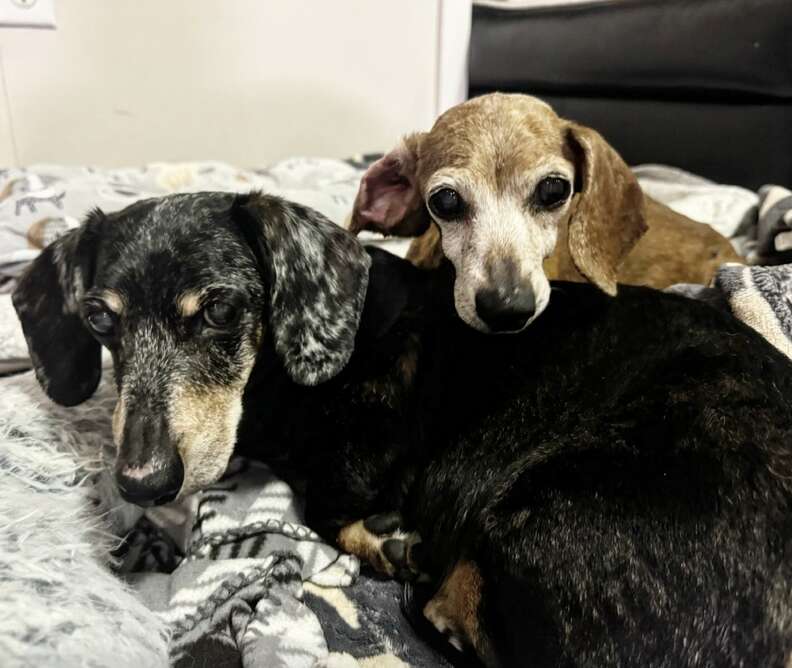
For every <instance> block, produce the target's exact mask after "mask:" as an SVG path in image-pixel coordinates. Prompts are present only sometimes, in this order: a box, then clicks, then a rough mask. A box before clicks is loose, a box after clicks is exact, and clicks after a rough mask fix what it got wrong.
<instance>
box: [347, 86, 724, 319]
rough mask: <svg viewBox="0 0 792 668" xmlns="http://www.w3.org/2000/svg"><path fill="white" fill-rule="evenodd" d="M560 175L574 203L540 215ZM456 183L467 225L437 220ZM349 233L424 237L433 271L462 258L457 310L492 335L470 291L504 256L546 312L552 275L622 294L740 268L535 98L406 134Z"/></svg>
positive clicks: (708, 234) (369, 184) (599, 142)
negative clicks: (435, 207) (433, 200)
mask: <svg viewBox="0 0 792 668" xmlns="http://www.w3.org/2000/svg"><path fill="white" fill-rule="evenodd" d="M549 173H552V174H557V175H559V176H562V177H565V178H568V179H570V180H572V179H574V185H575V188H574V191H573V195H572V196H571V197H570V198H569V201H567V202H566V203H564V205H563V206H561V207H560V208H559V209H558V210H557V211H553V212H536V211H531V210H530V207H529V206H528V204H527V202H529V197H530V193H531V192H532V190H531V189H532V188H533V187H535V184H536V182H537V181H538V180H539V179H540V178H541V177H542V176H543V175H547V174H549ZM446 185H451V186H452V187H453V188H455V189H456V190H458V191H459V192H460V193H462V194H463V197H464V198H465V199H466V200H469V201H470V203H471V206H470V215H469V216H468V217H467V218H466V219H465V220H463V221H456V222H452V223H449V222H447V221H441V220H438V219H437V218H436V217H435V216H434V215H433V214H431V213H430V212H429V210H428V207H427V205H426V204H425V202H426V201H427V199H428V198H429V196H430V195H431V194H432V192H436V191H437V189H438V188H439V187H441V186H446ZM350 229H351V231H353V232H355V233H357V232H360V231H361V230H364V229H369V230H375V231H379V232H382V233H384V234H390V235H397V236H418V235H420V236H418V238H417V239H416V240H415V241H414V242H413V244H412V246H411V248H410V251H409V254H408V259H410V260H411V261H413V262H414V263H415V264H416V265H418V266H421V267H425V268H432V267H436V266H437V265H438V264H439V262H440V260H441V259H442V258H443V257H444V256H445V257H447V258H448V259H449V260H451V262H452V263H453V264H454V266H455V269H456V273H457V285H456V286H455V297H456V305H457V311H458V312H459V314H460V316H461V317H462V318H463V319H464V320H466V321H467V322H468V323H469V324H471V325H472V326H474V327H476V328H478V329H482V330H484V331H486V326H483V325H482V323H481V322H480V321H479V320H478V319H477V317H476V315H475V312H474V311H475V309H474V308H473V307H472V306H471V303H472V297H471V295H472V294H474V292H475V291H476V290H479V289H482V287H491V286H488V285H487V281H488V277H487V267H489V266H490V265H491V263H492V262H493V261H495V258H498V259H503V258H508V259H509V261H512V262H514V263H515V264H516V265H517V268H518V272H519V275H520V278H521V280H522V281H524V283H525V284H526V285H530V287H531V288H532V289H533V292H534V293H535V294H536V296H537V313H536V315H538V314H539V313H540V312H541V310H542V309H543V308H544V307H545V306H546V301H547V299H549V284H547V279H556V278H557V279H564V280H585V279H588V280H590V281H591V282H593V283H595V284H596V285H598V286H599V287H600V288H602V289H603V290H605V291H606V292H608V293H610V294H614V293H615V291H616V282H617V281H618V282H620V283H627V284H638V285H648V286H651V287H655V288H665V287H667V286H669V285H672V284H674V283H703V284H708V283H709V282H710V281H711V279H712V277H713V276H714V273H715V271H716V269H717V268H718V267H719V266H720V265H721V264H723V263H725V262H734V261H737V262H739V261H740V258H739V256H738V255H737V254H736V253H735V251H734V250H733V249H732V246H731V244H730V243H729V241H728V240H727V239H725V238H724V237H722V236H721V235H720V234H718V233H717V232H715V231H714V230H713V229H712V228H711V227H709V226H708V225H705V224H703V223H697V222H695V221H693V220H691V219H689V218H686V217H685V216H682V215H680V214H677V213H675V212H673V211H672V210H671V209H669V208H668V207H666V206H664V205H663V204H660V203H658V202H656V201H654V200H652V199H651V198H650V197H648V196H646V195H644V193H643V192H642V191H641V189H640V186H639V185H638V182H637V180H636V179H635V177H634V175H633V174H632V172H631V171H630V170H629V168H628V167H627V165H626V164H625V163H624V162H623V160H622V159H621V158H620V157H619V155H618V154H617V153H616V152H615V151H614V150H613V148H612V147H611V146H610V145H608V144H607V142H605V140H604V139H603V138H602V137H601V136H600V135H599V134H598V133H596V132H595V131H594V130H591V129H590V128H586V127H583V126H580V125H577V124H574V123H571V122H569V121H566V120H564V119H562V118H560V117H558V116H557V115H556V114H555V112H554V111H553V110H552V109H551V108H550V107H549V106H548V105H546V104H545V103H543V102H541V101H540V100H538V99H536V98H532V97H529V96H526V95H505V94H500V93H495V94H491V95H485V96H482V97H479V98H474V99H472V100H470V101H468V102H465V103H463V104H461V105H458V106H456V107H453V108H452V109H450V110H449V111H447V112H446V113H445V114H443V115H442V116H440V117H439V118H438V119H437V121H436V123H435V125H434V126H433V128H432V129H431V131H429V132H427V133H416V134H412V135H409V136H408V137H406V138H405V139H404V140H403V141H402V142H401V144H400V145H399V146H397V148H396V149H394V150H393V151H392V152H391V153H389V154H388V155H387V156H385V157H384V158H383V159H382V160H380V161H378V162H377V163H375V164H374V165H372V167H370V168H369V170H368V172H367V173H366V175H364V177H363V181H362V182H361V187H360V191H359V193H358V197H357V199H356V202H355V208H354V211H353V213H352V218H351V222H350Z"/></svg>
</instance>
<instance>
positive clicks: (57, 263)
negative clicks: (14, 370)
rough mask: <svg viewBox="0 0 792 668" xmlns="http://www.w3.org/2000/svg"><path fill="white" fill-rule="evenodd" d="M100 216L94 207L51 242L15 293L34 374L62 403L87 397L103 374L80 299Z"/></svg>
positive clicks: (74, 402)
mask: <svg viewBox="0 0 792 668" xmlns="http://www.w3.org/2000/svg"><path fill="white" fill-rule="evenodd" d="M102 219H103V214H102V213H101V212H100V211H98V210H96V211H94V212H92V213H91V214H89V216H88V218H87V219H86V221H85V222H84V223H83V224H82V225H81V226H80V227H79V228H77V229H75V230H72V231H70V232H68V233H66V234H65V235H64V236H62V237H61V238H60V239H57V240H56V241H54V242H52V243H51V244H50V245H49V246H47V247H46V248H45V249H44V250H43V251H42V252H41V254H40V255H39V256H38V257H37V258H36V259H35V260H34V261H33V264H32V265H31V266H30V267H28V269H27V271H26V272H25V273H24V274H23V275H22V278H21V279H20V280H19V283H18V285H17V287H16V289H15V290H14V294H13V297H12V299H13V303H14V308H15V309H16V312H17V315H18V316H19V320H20V322H21V323H22V330H23V331H24V333H25V339H26V341H27V345H28V350H29V351H30V359H31V361H32V362H33V369H34V370H35V372H36V378H37V379H38V381H39V383H40V384H41V386H42V387H43V388H44V391H45V392H46V393H47V394H48V395H49V397H50V398H51V399H52V400H53V401H55V402H57V403H59V404H61V405H63V406H75V405H77V404H79V403H81V402H83V401H85V400H86V399H88V398H89V397H90V396H91V395H92V394H93V393H94V391H95V390H96V386H97V385H98V384H99V378H100V377H101V373H102V368H101V346H100V345H99V342H98V341H97V340H96V339H95V338H94V337H93V336H92V335H91V333H90V331H89V330H88V328H87V327H86V325H85V324H84V323H83V320H82V316H81V313H80V300H81V299H82V296H83V294H85V291H86V290H87V289H88V288H89V287H90V284H91V281H92V280H93V271H94V260H95V254H96V229H95V228H96V227H97V226H98V225H99V224H101V221H102Z"/></svg>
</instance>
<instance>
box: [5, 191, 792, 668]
mask: <svg viewBox="0 0 792 668" xmlns="http://www.w3.org/2000/svg"><path fill="white" fill-rule="evenodd" d="M452 285H453V276H452V275H451V274H450V270H443V271H437V272H428V273H425V272H421V271H419V270H416V269H414V268H413V267H411V266H410V265H409V264H408V263H406V262H404V261H402V260H399V259H397V258H394V257H392V256H390V255H388V254H387V253H384V252H382V251H377V250H365V249H364V248H363V247H362V246H360V245H359V244H358V243H357V241H355V240H354V239H353V238H352V237H351V236H349V235H348V234H347V233H345V232H344V231H343V230H341V229H339V228H337V227H335V226H334V225H332V224H331V223H329V222H328V221H326V220H324V219H323V218H322V217H321V216H320V215H319V214H317V213H315V212H312V211H309V210H307V209H305V208H302V207H299V206H296V205H293V204H288V203H286V202H283V201H281V200H279V199H276V198H271V197H266V196H261V195H250V196H232V195H228V194H216V193H215V194H211V193H205V194H198V195H175V196H171V197H167V198H164V199H161V200H149V201H145V202H140V203H138V204H135V205H133V206H131V207H129V208H127V209H125V210H123V211H121V212H119V213H116V214H110V215H104V214H102V213H101V212H98V211H97V212H94V213H93V214H91V215H90V216H89V217H88V219H87V220H86V222H85V223H84V224H83V225H82V226H81V227H80V228H79V229H77V230H75V231H73V232H70V233H69V234H67V235H66V236H65V237H63V238H61V239H60V240H59V241H57V242H55V243H54V244H53V245H52V246H50V247H48V248H47V249H46V250H45V251H44V252H43V253H42V255H41V256H40V257H39V258H38V259H37V260H36V262H35V263H34V264H33V267H32V269H31V270H30V271H29V272H28V273H27V274H26V275H25V276H24V277H23V278H22V279H21V281H20V284H19V287H18V289H17V291H16V293H15V295H14V303H15V306H16V308H17V311H18V313H19V315H20V318H21V320H22V324H23V327H24V330H25V334H26V336H27V339H28V344H29V346H30V350H31V354H32V358H33V361H34V365H35V369H36V373H37V375H38V378H39V380H40V381H41V383H42V385H43V386H44V388H45V390H46V391H47V392H48V394H49V396H50V397H52V398H53V399H54V400H55V401H57V402H59V403H62V404H67V405H71V404H76V403H79V402H81V401H84V400H85V399H87V398H88V397H89V396H90V395H91V394H92V392H93V391H94V389H95V388H96V385H97V382H98V379H99V374H100V345H104V346H106V347H107V348H108V349H109V350H110V351H111V352H112V355H113V360H114V365H115V375H116V383H117V386H118V392H119V400H118V405H117V408H116V410H115V413H114V416H113V432H114V437H115V441H116V445H117V448H118V455H117V461H116V464H115V466H116V468H115V475H116V480H117V482H118V486H119V488H120V490H121V491H122V493H123V494H124V496H125V497H126V498H127V499H129V500H132V501H135V502H137V503H140V504H146V503H163V502H167V501H169V500H172V499H173V498H175V497H176V496H177V495H184V494H188V493H190V492H193V491H195V490H196V489H199V488H201V487H204V486H206V485H208V484H210V483H212V482H214V481H215V480H216V479H217V478H218V477H219V476H220V475H221V474H222V472H223V470H224V468H225V466H226V464H227V461H228V458H229V456H230V455H231V452H232V450H233V449H234V447H235V444H236V441H237V435H239V443H240V447H241V448H244V446H245V444H246V443H247V442H248V439H247V438H246V434H248V433H256V434H257V438H256V439H255V441H256V442H258V443H261V442H262V441H264V442H265V444H266V445H265V446H260V448H261V449H259V450H258V451H256V452H253V453H250V452H249V453H248V454H253V455H255V456H258V457H260V458H263V459H267V460H269V461H283V462H285V465H286V467H287V468H291V469H296V470H297V472H298V473H299V475H300V476H301V477H302V478H304V479H306V480H307V488H306V489H307V505H306V512H307V515H308V521H309V523H310V524H312V525H313V526H314V527H315V528H316V529H318V530H319V531H321V532H322V533H323V535H325V536H326V537H327V538H328V539H332V540H337V541H338V542H339V543H340V544H341V545H342V546H343V547H344V548H346V549H348V550H350V551H353V552H355V553H356V554H358V555H360V556H362V557H364V558H366V559H368V560H369V561H370V562H371V563H372V564H373V565H374V566H376V567H378V568H379V569H381V570H383V571H385V572H387V573H391V574H394V573H395V574H397V575H404V576H406V577H412V576H413V575H414V572H415V571H416V570H420V571H421V572H422V579H423V580H428V581H429V585H426V587H428V588H429V591H430V593H429V594H428V595H427V596H426V598H425V599H424V601H425V605H424V604H423V602H422V603H421V604H420V606H419V610H422V612H423V615H424V616H425V619H427V620H429V622H431V624H432V625H434V627H435V628H436V629H438V630H439V631H441V632H443V633H444V634H446V635H448V636H450V637H451V639H452V640H453V641H454V642H460V641H461V642H464V643H466V644H469V645H470V646H472V648H473V649H474V650H475V652H476V653H477V654H478V656H479V658H481V659H482V660H483V661H484V662H485V663H487V664H488V665H508V666H523V665H529V666H573V665H574V666H614V665H623V666H642V667H644V666H745V667H749V666H779V667H780V666H785V665H789V663H788V662H789V660H790V658H789V657H790V651H792V591H791V586H790V585H791V584H792V365H791V364H790V363H789V361H788V360H787V359H786V358H784V357H783V356H782V355H781V354H780V353H779V352H777V351H776V350H775V349H774V348H772V347H771V346H770V345H769V344H768V343H767V342H766V341H765V340H763V339H762V338H761V337H760V336H759V335H757V334H756V333H755V332H753V331H752V330H750V329H749V328H747V327H745V326H743V325H742V324H741V323H739V322H737V321H736V320H734V319H732V318H731V317H729V316H727V315H725V314H722V313H720V312H718V311H715V310H714V309H712V308H710V307H709V306H707V305H704V304H700V303H697V302H693V301H689V300H686V299H683V298H679V297H675V296H671V295H665V294H662V293H659V292H654V291H651V290H647V289H638V288H633V289H631V288H622V289H621V291H620V294H619V296H618V297H616V298H611V297H607V296H605V295H603V294H601V293H600V292H599V291H597V290H596V289H595V288H593V287H591V286H587V285H582V284H557V285H556V286H555V287H554V294H553V298H552V300H551V303H550V306H549V308H548V309H547V311H546V312H545V313H544V314H543V315H542V316H541V318H540V319H539V320H538V321H537V322H536V323H534V324H533V325H531V327H529V328H528V329H527V330H526V331H525V332H523V333H521V334H516V335H512V336H506V337H503V336H487V335H483V334H480V333H477V332H475V331H473V330H472V329H470V328H468V327H466V326H465V325H464V324H463V323H462V322H461V321H459V319H458V318H457V317H456V316H455V314H454V309H453V295H452ZM243 408H244V411H243ZM419 537H420V538H419ZM419 540H420V542H419Z"/></svg>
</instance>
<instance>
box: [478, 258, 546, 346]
mask: <svg viewBox="0 0 792 668" xmlns="http://www.w3.org/2000/svg"><path fill="white" fill-rule="evenodd" d="M475 299H476V314H477V315H478V317H479V318H480V319H481V320H482V321H483V322H484V324H486V325H487V327H489V328H490V330H491V331H493V332H516V331H519V330H521V329H522V328H523V327H525V326H526V325H527V324H528V321H529V320H530V319H531V318H532V317H533V315H534V313H536V297H535V295H534V291H533V288H532V287H531V285H530V283H528V282H526V281H525V280H522V279H521V278H520V276H519V271H518V270H517V266H516V265H515V264H514V262H511V261H509V260H503V261H500V262H496V263H493V264H492V265H490V268H489V285H488V286H487V287H485V288H482V289H480V290H479V291H478V292H477V293H476V298H475Z"/></svg>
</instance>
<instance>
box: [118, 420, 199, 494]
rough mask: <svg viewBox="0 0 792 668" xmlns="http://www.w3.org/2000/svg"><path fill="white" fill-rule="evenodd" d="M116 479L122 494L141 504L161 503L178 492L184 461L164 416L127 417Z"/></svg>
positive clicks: (182, 477) (180, 485)
mask: <svg viewBox="0 0 792 668" xmlns="http://www.w3.org/2000/svg"><path fill="white" fill-rule="evenodd" d="M115 480H116V484H117V485H118V490H119V492H120V493H121V496H122V498H123V499H124V500H125V501H128V502H130V503H134V504H137V505H139V506H153V505H161V504H163V503H168V502H169V501H173V500H174V499H175V498H176V497H177V496H178V494H179V490H180V489H181V487H182V483H183V482H184V464H183V462H182V459H181V456H180V455H179V452H178V449H177V448H176V444H175V443H174V442H173V441H172V439H171V437H170V434H169V431H168V425H167V423H166V421H165V420H164V419H163V418H157V417H153V416H151V415H141V416H134V415H133V416H128V417H127V420H126V424H125V425H124V437H123V441H122V443H121V447H120V449H119V453H118V458H117V460H116V469H115Z"/></svg>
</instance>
